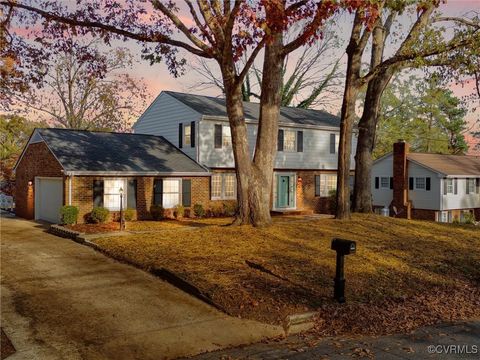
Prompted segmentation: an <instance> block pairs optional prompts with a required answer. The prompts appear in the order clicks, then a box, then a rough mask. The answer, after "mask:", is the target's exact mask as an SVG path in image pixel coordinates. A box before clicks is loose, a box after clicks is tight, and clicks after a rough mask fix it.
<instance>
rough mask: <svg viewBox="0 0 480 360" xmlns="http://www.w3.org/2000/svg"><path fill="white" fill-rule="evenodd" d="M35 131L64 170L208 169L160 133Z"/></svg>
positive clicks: (148, 171)
mask: <svg viewBox="0 0 480 360" xmlns="http://www.w3.org/2000/svg"><path fill="white" fill-rule="evenodd" d="M37 131H38V132H39V133H40V135H41V136H42V138H43V139H44V140H45V142H46V144H47V146H48V147H49V148H50V150H51V151H52V152H53V154H54V155H55V156H56V158H57V159H58V161H59V162H60V164H61V165H62V166H63V168H64V170H65V171H66V172H70V171H71V172H93V171H94V172H105V173H106V172H125V173H198V174H199V175H200V174H202V173H205V174H207V173H208V171H207V170H206V169H205V168H203V167H202V166H200V165H199V164H198V163H196V162H195V161H194V160H193V159H191V158H190V157H188V156H187V155H185V154H184V153H183V152H181V151H180V150H179V149H177V148H176V147H175V146H173V145H172V144H171V143H170V142H168V141H167V140H166V139H165V138H163V137H162V136H153V135H141V134H129V133H111V132H94V131H83V130H69V129H55V128H49V129H37Z"/></svg>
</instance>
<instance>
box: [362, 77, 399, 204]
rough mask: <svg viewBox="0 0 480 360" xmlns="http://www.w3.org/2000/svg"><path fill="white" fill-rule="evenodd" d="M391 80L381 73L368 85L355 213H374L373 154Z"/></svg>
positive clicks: (364, 108)
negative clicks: (378, 124) (386, 88)
mask: <svg viewBox="0 0 480 360" xmlns="http://www.w3.org/2000/svg"><path fill="white" fill-rule="evenodd" d="M390 79H391V75H390V74H386V73H385V72H381V73H380V74H379V75H378V76H376V77H375V78H374V79H372V80H371V81H370V82H369V84H368V88H367V93H366V96H365V104H364V107H363V113H362V117H361V118H360V121H359V123H358V144H357V151H356V154H355V185H354V189H353V211H355V212H360V213H370V212H372V189H371V184H372V164H373V158H372V153H373V147H374V145H375V132H376V129H377V122H378V116H379V114H378V113H379V111H380V102H381V98H382V95H383V91H384V90H385V87H386V86H387V84H388V83H389V81H390Z"/></svg>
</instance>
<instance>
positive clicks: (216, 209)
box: [209, 204, 224, 217]
mask: <svg viewBox="0 0 480 360" xmlns="http://www.w3.org/2000/svg"><path fill="white" fill-rule="evenodd" d="M223 214H224V209H223V204H213V205H212V206H210V209H209V215H210V216H213V217H221V216H223Z"/></svg>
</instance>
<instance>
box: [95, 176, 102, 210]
mask: <svg viewBox="0 0 480 360" xmlns="http://www.w3.org/2000/svg"><path fill="white" fill-rule="evenodd" d="M93 206H94V207H99V206H100V207H103V180H93Z"/></svg>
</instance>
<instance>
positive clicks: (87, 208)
mask: <svg viewBox="0 0 480 360" xmlns="http://www.w3.org/2000/svg"><path fill="white" fill-rule="evenodd" d="M101 179H104V177H93V176H74V177H73V179H72V205H74V206H78V208H79V216H78V222H79V223H83V222H85V221H86V219H87V217H88V214H89V213H90V212H91V211H92V208H93V182H94V180H101ZM136 179H137V211H136V217H137V218H138V219H139V220H145V219H149V218H150V207H151V206H152V204H153V182H154V179H155V177H146V176H145V177H136ZM182 179H190V180H191V181H192V189H191V191H192V192H191V194H192V206H193V205H195V204H202V205H203V207H204V208H205V209H208V208H209V207H211V206H213V205H214V204H222V203H223V202H227V201H220V200H218V201H217V200H215V201H212V200H210V177H184V178H182ZM66 188H67V189H68V181H66ZM66 194H67V195H68V190H67V191H66ZM230 202H231V201H230ZM233 203H235V201H233ZM111 216H112V218H114V219H117V218H118V212H114V213H112V214H111Z"/></svg>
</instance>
